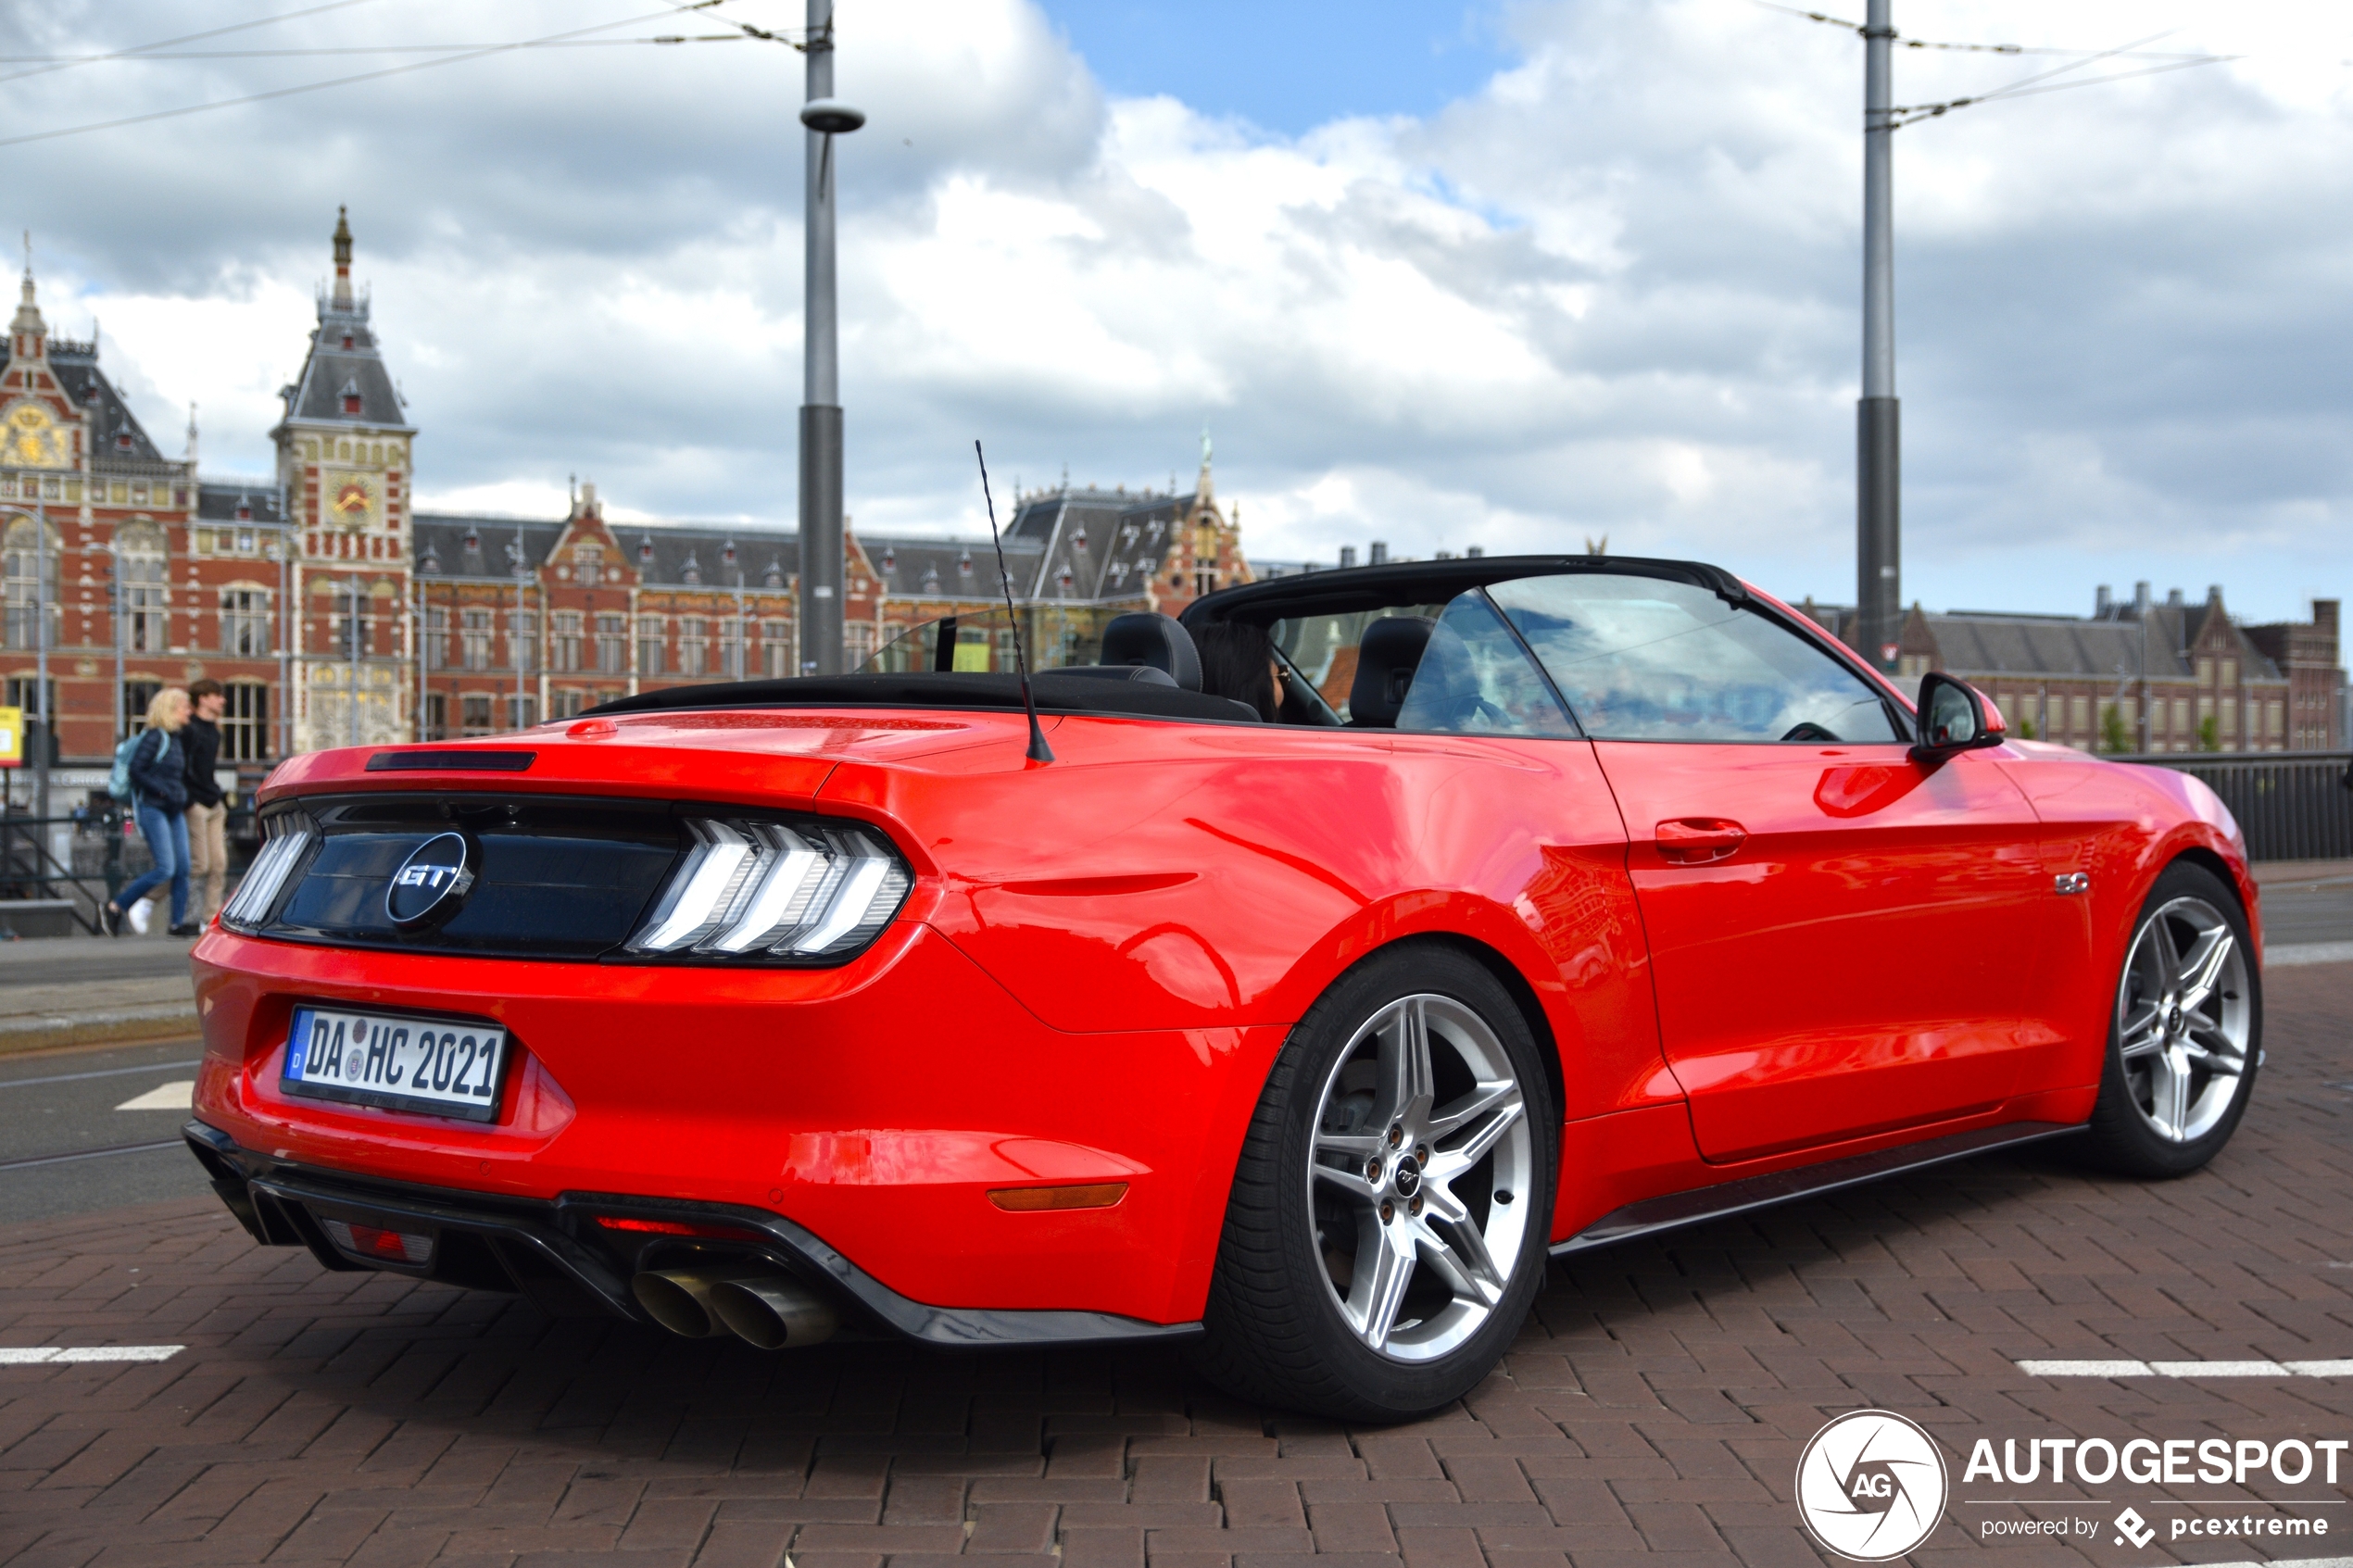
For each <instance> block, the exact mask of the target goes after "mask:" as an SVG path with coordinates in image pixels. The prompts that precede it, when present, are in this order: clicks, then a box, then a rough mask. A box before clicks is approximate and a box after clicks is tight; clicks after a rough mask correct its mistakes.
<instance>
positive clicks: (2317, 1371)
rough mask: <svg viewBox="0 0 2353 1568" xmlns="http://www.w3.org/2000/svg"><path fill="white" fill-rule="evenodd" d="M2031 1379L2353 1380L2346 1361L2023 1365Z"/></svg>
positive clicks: (2352, 1363) (2351, 1364)
mask: <svg viewBox="0 0 2353 1568" xmlns="http://www.w3.org/2000/svg"><path fill="white" fill-rule="evenodd" d="M2018 1370H2019V1371H2020V1372H2022V1373H2024V1374H2026V1375H2027V1376H2029V1377H2353V1361H2020V1362H2019V1363H2018Z"/></svg>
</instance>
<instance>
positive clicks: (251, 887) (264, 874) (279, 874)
mask: <svg viewBox="0 0 2353 1568" xmlns="http://www.w3.org/2000/svg"><path fill="white" fill-rule="evenodd" d="M262 832H263V834H265V835H266V836H267V838H268V842H267V843H265V844H263V845H262V847H261V853H259V854H258V855H256V856H255V857H254V858H253V864H252V866H251V867H249V868H248V869H247V870H246V872H245V880H244V881H243V882H241V883H239V884H237V892H236V896H235V897H233V898H231V899H230V900H229V902H228V903H227V905H225V906H224V907H223V908H222V909H221V911H220V922H221V923H222V924H223V925H230V926H238V927H243V928H245V929H247V930H250V929H252V928H253V927H256V926H258V925H259V924H261V923H262V922H263V921H265V920H267V919H268V918H269V916H270V909H271V906H272V905H273V904H275V903H276V902H277V901H278V894H279V891H280V890H281V889H282V888H283V887H284V886H285V884H286V878H287V876H288V875H289V874H290V873H291V872H293V871H294V869H295V867H296V865H298V864H300V863H301V860H302V857H303V852H304V851H305V850H307V849H308V848H309V847H310V846H311V845H312V844H314V843H316V842H317V841H318V837H319V828H318V824H316V823H315V822H312V821H311V820H310V819H309V818H308V817H306V816H304V815H303V814H302V813H301V812H299V811H282V812H280V813H279V814H278V815H276V816H274V817H268V818H265V819H263V821H262Z"/></svg>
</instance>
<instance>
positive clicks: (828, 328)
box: [800, 0, 866, 675]
mask: <svg viewBox="0 0 2353 1568" xmlns="http://www.w3.org/2000/svg"><path fill="white" fill-rule="evenodd" d="M802 48H803V49H804V51H805V52H806V55H807V58H808V61H809V75H808V87H807V91H808V98H807V100H806V101H805V102H804V103H803V104H802V105H801V106H800V123H801V125H802V127H803V133H802V134H803V148H802V155H803V157H804V159H805V170H804V175H805V179H806V182H807V191H808V206H807V215H806V219H805V221H804V224H803V227H802V234H803V243H804V250H803V264H802V273H801V289H802V312H801V321H802V335H801V400H800V672H801V673H802V674H804V675H838V674H840V673H841V664H842V657H841V654H842V650H841V609H842V605H841V599H842V576H843V562H842V546H841V531H842V530H841V461H842V458H841V362H840V357H839V352H838V348H837V341H838V340H837V332H836V321H837V317H836V313H835V290H834V207H835V201H834V198H835V186H836V182H837V176H836V167H835V164H836V160H835V157H834V138H835V137H836V136H837V135H843V134H846V133H848V132H852V131H855V130H857V129H858V128H859V127H860V126H862V125H863V124H865V123H866V117H865V116H864V115H862V114H861V113H859V112H858V111H857V110H856V109H854V108H851V107H849V105H847V104H844V103H839V102H837V101H836V100H835V98H834V0H809V36H808V39H807V40H806V42H805V43H804V44H802Z"/></svg>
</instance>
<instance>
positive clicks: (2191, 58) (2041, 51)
mask: <svg viewBox="0 0 2353 1568" xmlns="http://www.w3.org/2000/svg"><path fill="white" fill-rule="evenodd" d="M1749 4H1750V5H1752V6H1764V7H1765V9H1767V10H1768V11H1779V12H1780V13H1781V14H1782V15H1783V16H1785V17H1799V18H1802V19H1805V20H1806V21H1809V22H1827V23H1828V24H1830V25H1831V27H1835V28H1843V29H1844V30H1845V31H1849V32H1855V33H1859V32H1861V31H1863V24H1862V23H1861V22H1852V21H1848V20H1847V19H1845V18H1844V17H1833V16H1831V15H1829V14H1827V13H1826V12H1822V11H1808V10H1804V9H1801V8H1800V7H1798V6H1781V5H1777V4H1775V3H1774V0H1749ZM2174 31H2180V30H2179V29H2175V30H2174ZM2157 36H2158V38H2163V37H2165V36H2166V34H2164V33H2161V32H2160V33H2158V35H2157ZM1894 42H1895V43H1896V44H1897V45H1899V46H1900V47H1903V48H1906V49H1955V50H1960V51H1963V52H1965V53H1969V54H1978V55H2080V56H2084V57H2085V58H2086V59H2094V58H2098V59H2107V58H2121V59H2129V60H2179V61H2181V62H2183V64H2196V65H2205V64H2207V63H2208V62H2209V61H2213V60H2235V59H2242V58H2244V57H2245V56H2239V55H2190V54H2156V53H2136V52H2134V51H2133V47H2132V46H2131V45H2127V46H2126V47H2125V48H2124V49H2121V50H2119V49H2060V48H2055V47H2052V46H2051V45H2048V44H1939V43H1935V42H1932V41H1931V40H1929V39H1925V38H1899V39H1896V40H1894ZM2149 42H2154V40H2149ZM2118 80H2121V78H2119V79H2118Z"/></svg>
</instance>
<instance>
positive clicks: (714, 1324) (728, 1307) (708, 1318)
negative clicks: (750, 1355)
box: [629, 1263, 841, 1350]
mask: <svg viewBox="0 0 2353 1568" xmlns="http://www.w3.org/2000/svg"><path fill="white" fill-rule="evenodd" d="M629 1288H630V1290H631V1292H632V1293H633V1294H635V1296H636V1298H637V1304H638V1305H639V1306H641V1307H643V1308H645V1309H646V1312H647V1315H648V1316H649V1317H651V1318H652V1319H653V1320H654V1322H656V1323H660V1324H661V1326H662V1327H664V1328H666V1329H668V1330H670V1332H671V1333H673V1334H675V1335H678V1336H682V1337H684V1338H687V1339H711V1338H715V1337H717V1336H720V1335H723V1334H732V1335H734V1336H736V1338H738V1339H741V1340H743V1341H744V1342H745V1343H746V1344H749V1345H756V1346H758V1347H759V1348H761V1349H763V1350H782V1349H786V1348H791V1349H799V1348H800V1347H802V1346H804V1345H816V1344H821V1343H823V1342H824V1341H825V1340H827V1339H830V1338H832V1337H833V1334H834V1330H835V1329H837V1328H838V1327H840V1326H841V1319H840V1318H839V1317H838V1316H837V1314H836V1313H835V1311H834V1310H833V1308H832V1306H831V1305H829V1304H828V1303H827V1302H826V1301H825V1299H824V1298H823V1297H821V1296H819V1295H817V1294H816V1293H815V1292H814V1291H812V1290H811V1289H810V1288H809V1287H808V1286H804V1285H802V1284H801V1283H800V1282H799V1281H798V1280H796V1279H793V1278H792V1277H790V1276H789V1275H787V1274H784V1273H778V1272H777V1271H776V1270H774V1269H768V1268H760V1267H757V1266H752V1265H748V1264H742V1263H735V1264H726V1265H722V1266H718V1267H713V1268H703V1269H657V1270H648V1272H646V1273H641V1274H638V1275H637V1276H635V1278H633V1279H632V1280H631V1281H630V1282H629Z"/></svg>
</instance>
